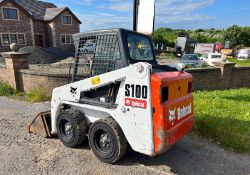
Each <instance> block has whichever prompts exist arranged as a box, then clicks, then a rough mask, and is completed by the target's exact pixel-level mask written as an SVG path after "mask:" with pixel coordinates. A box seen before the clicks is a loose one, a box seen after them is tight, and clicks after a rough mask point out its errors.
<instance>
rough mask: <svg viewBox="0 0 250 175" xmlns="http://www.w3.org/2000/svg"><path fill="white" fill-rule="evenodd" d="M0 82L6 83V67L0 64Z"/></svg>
mask: <svg viewBox="0 0 250 175" xmlns="http://www.w3.org/2000/svg"><path fill="white" fill-rule="evenodd" d="M0 80H3V81H7V70H6V66H5V65H1V64H0Z"/></svg>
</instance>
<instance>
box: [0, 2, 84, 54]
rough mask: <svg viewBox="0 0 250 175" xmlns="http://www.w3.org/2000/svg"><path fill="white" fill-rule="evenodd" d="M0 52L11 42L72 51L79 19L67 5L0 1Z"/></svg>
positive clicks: (78, 29)
mask: <svg viewBox="0 0 250 175" xmlns="http://www.w3.org/2000/svg"><path fill="white" fill-rule="evenodd" d="M0 11H1V12H0V52H5V51H9V45H10V44H11V43H18V45H19V46H20V47H23V46H37V47H59V48H62V49H64V50H68V51H73V50H74V45H73V40H72V34H74V33H78V32H79V31H80V24H81V21H80V20H79V19H78V18H77V17H76V16H75V15H74V13H72V11H71V10H70V9H69V8H68V7H64V8H57V6H56V5H54V4H52V3H48V2H42V1H37V0H0Z"/></svg>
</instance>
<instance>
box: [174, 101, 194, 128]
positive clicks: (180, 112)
mask: <svg viewBox="0 0 250 175" xmlns="http://www.w3.org/2000/svg"><path fill="white" fill-rule="evenodd" d="M191 113H192V104H191V103H190V105H188V106H183V107H182V108H177V115H176V108H175V109H174V110H169V122H170V123H171V124H172V125H173V124H174V120H175V119H177V120H181V119H182V118H184V117H186V116H187V115H189V114H191Z"/></svg>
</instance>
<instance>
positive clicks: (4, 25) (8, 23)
mask: <svg viewBox="0 0 250 175" xmlns="http://www.w3.org/2000/svg"><path fill="white" fill-rule="evenodd" d="M3 6H5V7H14V8H17V7H16V6H14V5H13V4H12V3H10V2H9V1H6V2H4V3H3V4H1V6H0V10H1V7H3ZM18 11H19V20H15V21H14V20H3V17H2V11H1V12H0V33H25V37H26V45H32V34H31V25H30V20H31V19H30V17H29V16H28V15H27V14H26V13H24V12H23V11H21V10H18ZM0 41H1V40H0ZM9 50H10V49H9V46H2V43H1V42H0V52H5V51H9Z"/></svg>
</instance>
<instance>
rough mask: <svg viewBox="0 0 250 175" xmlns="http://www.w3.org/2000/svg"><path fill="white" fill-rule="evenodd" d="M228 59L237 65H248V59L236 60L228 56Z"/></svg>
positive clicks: (249, 60)
mask: <svg viewBox="0 0 250 175" xmlns="http://www.w3.org/2000/svg"><path fill="white" fill-rule="evenodd" d="M228 61H230V62H233V63H236V64H237V65H239V66H250V59H247V60H238V59H235V58H230V59H228Z"/></svg>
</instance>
